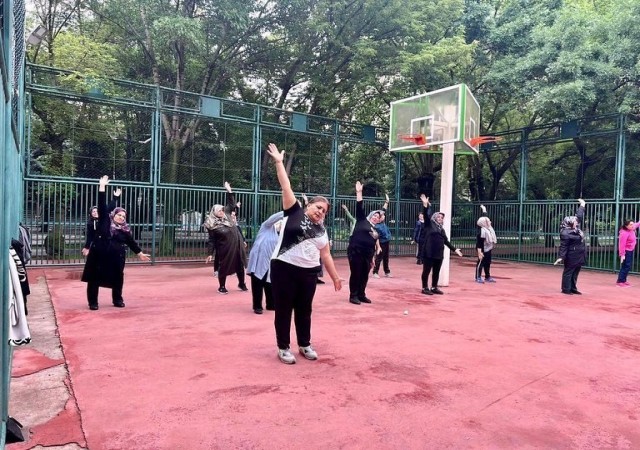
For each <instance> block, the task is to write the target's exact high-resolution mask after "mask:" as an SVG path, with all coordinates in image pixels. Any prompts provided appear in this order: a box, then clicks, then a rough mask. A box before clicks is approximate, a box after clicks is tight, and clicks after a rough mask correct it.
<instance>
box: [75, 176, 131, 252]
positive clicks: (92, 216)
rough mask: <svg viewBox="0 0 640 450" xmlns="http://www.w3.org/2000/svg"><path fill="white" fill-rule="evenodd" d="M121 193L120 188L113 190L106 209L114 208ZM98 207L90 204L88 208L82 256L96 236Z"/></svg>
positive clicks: (111, 209)
mask: <svg viewBox="0 0 640 450" xmlns="http://www.w3.org/2000/svg"><path fill="white" fill-rule="evenodd" d="M121 193H122V189H120V188H118V189H116V190H115V191H113V199H112V200H111V202H110V203H109V205H108V206H107V211H109V212H111V211H113V210H114V209H116V206H119V205H118V203H119V201H120V194H121ZM98 218H99V214H98V207H97V206H92V207H91V208H90V209H89V218H88V219H87V227H86V231H85V237H86V239H85V242H84V247H82V256H87V255H88V254H89V249H90V248H91V243H92V242H93V240H94V239H95V238H96V235H97V231H98Z"/></svg>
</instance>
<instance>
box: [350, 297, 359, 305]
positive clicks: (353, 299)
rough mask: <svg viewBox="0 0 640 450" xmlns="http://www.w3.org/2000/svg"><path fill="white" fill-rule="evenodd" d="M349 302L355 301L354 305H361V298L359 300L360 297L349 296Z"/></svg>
mask: <svg viewBox="0 0 640 450" xmlns="http://www.w3.org/2000/svg"><path fill="white" fill-rule="evenodd" d="M349 303H353V304H354V305H359V304H360V300H358V297H349Z"/></svg>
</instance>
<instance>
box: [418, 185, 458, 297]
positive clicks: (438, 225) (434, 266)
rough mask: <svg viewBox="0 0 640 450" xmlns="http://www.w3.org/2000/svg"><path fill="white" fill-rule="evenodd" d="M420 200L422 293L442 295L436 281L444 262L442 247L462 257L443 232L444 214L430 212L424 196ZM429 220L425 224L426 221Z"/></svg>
mask: <svg viewBox="0 0 640 450" xmlns="http://www.w3.org/2000/svg"><path fill="white" fill-rule="evenodd" d="M420 200H422V206H423V211H422V214H423V215H424V217H425V223H424V233H425V235H424V236H425V241H424V249H423V250H422V252H423V253H422V293H423V294H425V295H433V294H439V295H441V294H444V292H442V291H441V290H440V288H438V281H440V268H441V267H442V261H443V260H444V247H445V245H446V246H447V247H449V250H451V251H452V252H455V254H456V255H458V256H462V252H461V251H460V249H459V248H456V247H454V246H453V245H452V244H451V242H449V238H447V233H446V232H445V231H444V228H443V227H442V224H443V222H444V213H441V212H435V213H432V212H431V203H429V197H427V196H425V195H424V194H421V195H420ZM428 218H430V220H429V221H428V222H427V219H428ZM431 270H433V274H432V275H431V289H429V274H430V273H431Z"/></svg>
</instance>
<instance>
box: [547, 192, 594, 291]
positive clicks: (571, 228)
mask: <svg viewBox="0 0 640 450" xmlns="http://www.w3.org/2000/svg"><path fill="white" fill-rule="evenodd" d="M578 203H579V204H580V206H579V207H578V210H577V211H576V215H575V216H567V217H565V218H564V220H563V221H562V225H561V227H560V250H559V253H558V259H557V260H556V262H554V263H553V265H554V266H555V265H557V264H559V263H560V262H564V270H563V271H562V293H563V294H567V295H573V294H576V295H581V294H582V292H580V291H579V290H578V287H577V285H576V283H577V282H578V275H579V274H580V269H581V268H582V266H584V265H585V263H586V262H587V246H586V244H585V241H584V233H583V232H582V230H581V229H580V226H581V225H582V224H583V223H584V207H585V205H586V202H585V201H584V200H582V199H578Z"/></svg>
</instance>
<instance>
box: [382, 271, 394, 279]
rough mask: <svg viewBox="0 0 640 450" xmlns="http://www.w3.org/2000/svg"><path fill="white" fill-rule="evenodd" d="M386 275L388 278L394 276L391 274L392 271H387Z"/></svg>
mask: <svg viewBox="0 0 640 450" xmlns="http://www.w3.org/2000/svg"><path fill="white" fill-rule="evenodd" d="M384 276H385V277H387V278H393V276H392V275H391V272H389V273H385V274H384Z"/></svg>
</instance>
